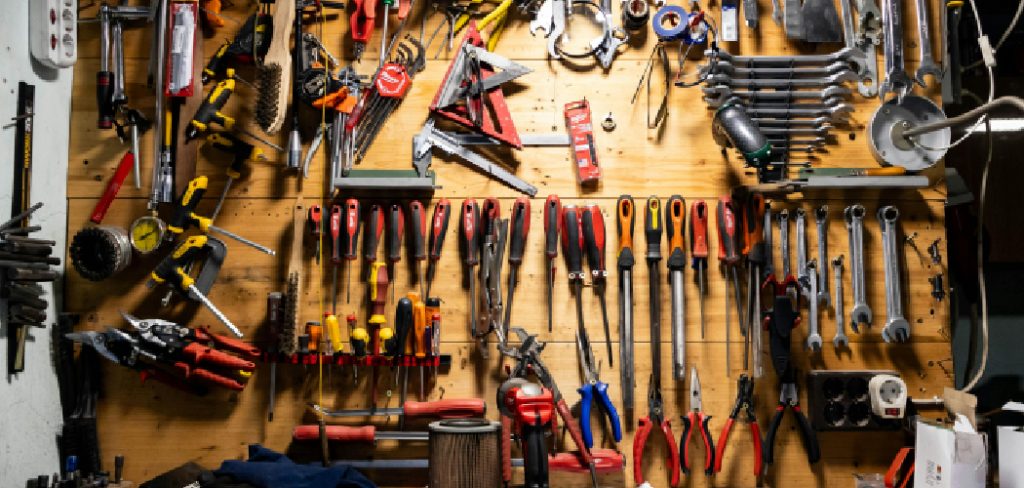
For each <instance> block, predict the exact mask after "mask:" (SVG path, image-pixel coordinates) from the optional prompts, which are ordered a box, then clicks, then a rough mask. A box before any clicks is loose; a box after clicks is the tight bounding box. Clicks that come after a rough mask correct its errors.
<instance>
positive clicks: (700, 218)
mask: <svg viewBox="0 0 1024 488" xmlns="http://www.w3.org/2000/svg"><path fill="white" fill-rule="evenodd" d="M690 262H691V265H690V267H692V268H693V269H696V270H697V287H698V289H699V293H698V295H697V298H698V299H699V302H700V338H701V339H702V340H703V339H704V294H705V293H706V290H707V287H708V283H707V276H706V275H705V274H704V273H705V270H707V267H708V204H707V203H704V200H697V201H696V202H693V203H692V204H691V205H690Z"/></svg>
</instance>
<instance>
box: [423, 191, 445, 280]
mask: <svg viewBox="0 0 1024 488" xmlns="http://www.w3.org/2000/svg"><path fill="white" fill-rule="evenodd" d="M451 216H452V203H451V202H449V201H448V199H446V198H442V199H441V200H439V201H438V202H437V204H436V205H434V215H433V216H432V217H431V218H430V252H429V255H430V262H429V263H427V293H426V294H424V295H423V298H424V299H426V298H427V297H429V296H430V285H431V284H432V283H433V282H434V271H435V269H436V268H437V262H438V261H440V260H441V250H442V249H443V248H444V238H445V235H446V234H447V233H448V220H449V219H450V218H451Z"/></svg>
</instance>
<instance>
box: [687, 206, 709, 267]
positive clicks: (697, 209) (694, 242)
mask: <svg viewBox="0 0 1024 488" xmlns="http://www.w3.org/2000/svg"><path fill="white" fill-rule="evenodd" d="M690 256H692V257H693V258H694V259H707V257H708V204H707V203H704V200H697V201H696V202H693V204H691V205H690Z"/></svg>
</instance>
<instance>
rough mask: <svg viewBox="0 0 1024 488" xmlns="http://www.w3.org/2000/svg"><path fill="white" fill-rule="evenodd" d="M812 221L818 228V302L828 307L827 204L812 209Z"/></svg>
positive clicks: (829, 298)
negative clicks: (819, 264)
mask: <svg viewBox="0 0 1024 488" xmlns="http://www.w3.org/2000/svg"><path fill="white" fill-rule="evenodd" d="M814 223H815V225H816V227H817V228H818V262H819V263H821V266H818V303H820V304H822V305H824V306H826V307H828V306H829V301H830V300H831V297H830V296H829V294H828V205H822V206H820V207H818V208H816V209H814Z"/></svg>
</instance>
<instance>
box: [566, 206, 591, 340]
mask: <svg viewBox="0 0 1024 488" xmlns="http://www.w3.org/2000/svg"><path fill="white" fill-rule="evenodd" d="M582 225H583V224H582V223H581V219H580V213H579V208H578V207H576V206H575V205H566V206H565V207H563V208H562V252H563V253H564V254H565V268H566V270H567V272H568V274H569V284H570V285H572V287H573V293H574V294H575V295H576V326H577V327H578V328H579V331H580V334H581V335H582V334H584V333H586V329H585V326H584V324H583V297H582V296H581V295H582V294H583V235H582V233H581V230H582Z"/></svg>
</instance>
